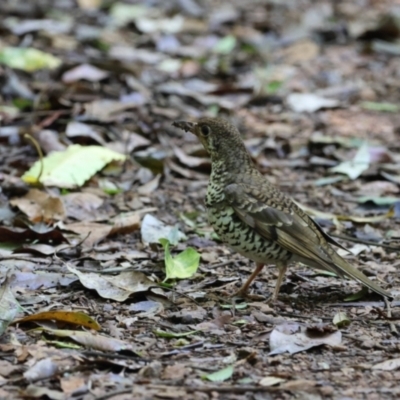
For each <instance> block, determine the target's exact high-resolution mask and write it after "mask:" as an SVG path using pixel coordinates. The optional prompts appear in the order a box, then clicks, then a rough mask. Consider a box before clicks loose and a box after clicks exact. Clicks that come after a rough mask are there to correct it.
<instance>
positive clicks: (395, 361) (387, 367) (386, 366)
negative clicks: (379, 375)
mask: <svg viewBox="0 0 400 400" xmlns="http://www.w3.org/2000/svg"><path fill="white" fill-rule="evenodd" d="M399 368H400V358H392V359H391V360H386V361H382V362H380V363H378V364H375V365H374V366H373V367H372V369H379V370H382V371H394V370H396V369H399Z"/></svg>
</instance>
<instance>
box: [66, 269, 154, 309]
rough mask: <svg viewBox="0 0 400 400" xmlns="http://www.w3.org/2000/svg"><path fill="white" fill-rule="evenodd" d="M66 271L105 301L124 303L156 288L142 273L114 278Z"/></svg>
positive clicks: (122, 274) (123, 274)
mask: <svg viewBox="0 0 400 400" xmlns="http://www.w3.org/2000/svg"><path fill="white" fill-rule="evenodd" d="M68 269H69V270H70V271H71V272H72V273H74V274H75V275H77V276H78V278H79V280H80V282H81V283H82V285H83V286H85V287H86V288H88V289H93V290H96V292H97V293H98V294H99V295H100V296H101V297H103V298H105V299H112V300H115V301H120V302H122V301H125V300H127V299H128V298H129V297H130V296H131V295H133V294H135V293H140V292H147V291H148V290H149V289H150V288H151V287H155V286H157V285H156V283H154V282H153V281H152V280H150V279H149V278H147V276H146V275H145V274H144V273H143V272H139V271H127V272H122V273H120V274H118V275H115V276H109V275H101V274H95V273H93V272H81V271H79V270H78V269H76V268H74V267H72V266H68Z"/></svg>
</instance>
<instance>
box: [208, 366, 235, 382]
mask: <svg viewBox="0 0 400 400" xmlns="http://www.w3.org/2000/svg"><path fill="white" fill-rule="evenodd" d="M232 375H233V365H230V366H229V367H226V368H224V369H220V370H219V371H217V372H213V373H212V374H208V375H204V376H202V378H203V379H207V380H208V381H211V382H223V381H226V380H227V379H229V378H230V377H231V376H232Z"/></svg>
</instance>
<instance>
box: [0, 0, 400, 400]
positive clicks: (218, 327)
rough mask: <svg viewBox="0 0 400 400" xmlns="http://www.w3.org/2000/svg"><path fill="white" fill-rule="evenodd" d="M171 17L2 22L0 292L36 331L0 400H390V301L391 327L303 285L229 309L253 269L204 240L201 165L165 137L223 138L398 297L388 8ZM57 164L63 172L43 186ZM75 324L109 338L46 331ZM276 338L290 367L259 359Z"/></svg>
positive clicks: (24, 342)
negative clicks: (221, 120)
mask: <svg viewBox="0 0 400 400" xmlns="http://www.w3.org/2000/svg"><path fill="white" fill-rule="evenodd" d="M164 3H165V2H159V1H152V2H150V1H143V2H140V4H139V3H138V4H130V3H129V2H114V3H113V4H109V5H107V4H101V2H100V1H98V0H79V1H77V2H76V3H74V4H72V5H70V6H71V7H72V10H71V12H70V13H68V15H67V14H66V12H65V4H64V3H59V2H48V1H47V0H45V1H44V2H42V3H41V4H39V5H35V6H34V8H32V7H33V5H32V4H31V3H29V2H28V3H26V4H24V5H23V6H22V4H20V1H19V0H18V1H16V2H8V3H7V2H6V6H5V11H4V13H3V14H4V24H3V31H2V34H3V35H2V43H1V44H2V47H1V49H0V52H1V57H0V62H1V63H2V70H1V71H0V75H1V79H2V85H1V88H0V97H1V99H2V105H1V106H0V121H1V125H2V126H1V127H0V155H1V157H2V165H1V166H0V181H1V193H0V224H1V225H0V258H1V260H0V271H1V274H2V276H5V274H6V271H7V270H10V272H11V274H12V276H11V279H10V280H9V281H7V284H6V285H5V286H2V288H6V289H5V290H8V291H11V292H12V294H13V296H14V298H15V301H16V302H18V303H19V304H21V305H22V306H23V307H24V309H23V310H20V309H19V310H18V317H19V318H24V316H25V318H28V319H29V318H30V317H32V318H34V317H35V315H37V316H42V317H48V318H49V319H48V320H46V321H44V320H43V321H38V322H37V323H39V324H40V326H41V327H40V328H39V330H36V331H35V330H31V329H30V325H31V324H29V325H28V324H27V323H25V322H22V323H17V324H10V325H8V321H11V320H14V321H15V319H16V316H14V315H13V316H12V318H9V317H7V318H5V322H4V329H5V331H4V332H3V335H2V342H1V343H0V347H1V351H2V354H3V355H4V357H5V359H4V360H2V362H4V368H3V367H2V366H3V364H2V363H0V386H1V387H0V395H1V396H2V397H4V398H16V399H18V398H22V397H40V396H47V397H50V398H55V399H58V398H60V399H61V398H66V397H68V398H69V397H71V396H74V397H76V396H85V398H86V397H87V398H88V399H92V398H93V399H94V398H98V397H100V398H101V397H102V396H103V397H104V396H106V395H109V394H113V393H114V394H115V393H119V394H120V393H121V391H122V390H127V391H129V393H127V396H128V397H129V398H131V397H134V398H157V397H168V396H169V397H171V398H190V397H191V396H192V395H193V396H194V393H195V392H196V396H198V397H199V398H211V397H216V396H218V395H219V396H220V397H221V396H226V397H229V396H235V398H238V399H244V398H245V397H246V398H259V397H262V396H270V395H271V397H273V396H275V394H272V392H274V393H275V392H277V393H279V395H278V396H280V397H282V398H291V397H293V396H297V397H298V396H306V397H307V398H309V397H310V396H319V397H318V398H329V397H335V396H336V397H343V398H344V397H352V398H358V397H360V396H364V395H366V394H365V393H368V394H367V395H368V396H372V397H373V396H375V397H376V398H380V397H382V395H384V396H387V397H388V398H389V397H392V398H397V397H398V396H399V395H400V393H399V389H398V385H397V382H398V376H397V374H398V365H397V361H396V360H397V359H398V358H397V356H396V354H397V352H398V343H397V339H396V337H397V336H396V325H398V324H397V314H398V311H397V307H398V305H399V304H398V300H395V301H394V302H393V303H392V305H391V310H390V312H389V311H386V310H385V307H386V309H387V306H386V305H385V304H384V303H383V302H382V301H380V300H379V299H378V298H376V297H374V296H373V295H371V294H368V292H367V291H364V290H362V291H359V286H358V285H357V284H356V283H355V282H353V281H350V280H339V279H337V278H335V277H333V276H328V275H322V274H320V273H315V272H314V271H310V270H309V269H306V268H303V267H302V266H293V267H291V268H290V271H289V272H288V274H287V276H286V277H285V280H284V283H283V285H282V296H280V298H279V301H278V302H277V303H276V304H267V301H266V300H263V301H258V302H255V301H252V302H251V301H240V299H233V300H232V299H231V298H230V295H231V294H232V293H234V292H235V291H236V290H237V289H238V288H239V286H240V284H241V281H244V280H245V279H246V278H247V277H248V276H249V274H251V272H252V266H251V265H250V263H249V262H248V261H247V260H245V259H243V258H242V257H240V256H238V255H237V254H234V253H231V252H230V250H229V249H227V248H226V247H225V246H224V245H223V244H222V243H220V242H219V240H218V237H217V236H216V235H214V234H213V232H212V230H211V229H210V227H209V226H208V224H207V220H206V215H205V209H204V202H203V199H204V196H205V191H206V184H207V179H208V173H209V168H210V162H209V159H208V158H207V157H206V156H205V154H204V152H203V151H201V150H200V146H199V144H198V143H197V141H196V138H194V137H193V136H192V135H189V134H183V135H182V133H181V132H177V131H176V130H175V129H173V128H172V127H171V121H172V120H175V119H190V120H196V119H197V118H199V117H202V116H206V115H208V116H213V115H221V116H226V117H229V118H230V119H232V121H233V122H234V123H235V124H236V125H238V126H239V128H240V131H241V133H242V134H243V136H244V139H245V143H246V146H248V149H249V151H250V153H251V155H252V157H253V159H254V161H255V162H256V164H257V166H258V167H259V168H260V170H261V171H262V173H264V174H265V175H266V176H268V179H269V180H271V182H273V183H274V184H276V185H277V186H279V187H280V188H281V189H282V190H283V191H285V192H286V193H288V194H289V195H290V196H292V197H293V198H294V199H295V200H296V201H297V202H298V203H299V204H302V205H304V207H305V208H306V210H307V212H309V213H311V214H312V215H313V216H314V217H315V218H316V219H317V220H318V222H320V224H321V225H322V226H323V228H324V229H325V230H326V231H327V232H328V233H330V234H332V235H336V236H340V237H348V238H350V239H351V240H354V241H355V244H353V245H348V244H347V243H345V242H344V241H342V239H339V240H340V243H341V244H344V245H345V246H346V247H349V248H350V249H351V252H352V253H351V254H347V255H346V257H348V258H349V261H350V262H351V263H352V264H354V265H355V266H356V267H358V268H361V269H363V270H364V272H365V273H367V274H369V275H371V276H373V277H374V279H376V280H378V281H380V283H381V284H382V285H385V286H386V287H387V288H388V289H389V290H390V291H391V292H392V294H393V295H395V297H398V296H400V290H399V279H398V276H397V274H396V271H397V269H398V266H399V259H398V251H397V250H396V249H398V248H399V247H400V246H399V240H400V230H399V229H398V226H397V222H398V219H399V215H400V211H399V210H400V208H399V207H398V204H400V203H399V201H397V197H398V193H399V183H400V180H399V178H398V177H399V171H400V156H399V151H400V149H399V146H398V127H399V124H400V121H399V119H398V115H397V114H396V112H395V111H396V107H397V108H398V104H399V97H398V91H396V79H397V78H398V77H397V75H396V71H397V69H398V68H396V67H397V64H396V62H397V61H396V60H397V59H396V57H397V55H398V48H397V47H398V46H397V44H396V43H397V42H396V41H398V36H399V30H398V29H397V28H395V29H389V30H388V29H386V28H387V26H392V27H396V26H397V25H396V17H395V14H396V13H395V10H394V9H393V6H392V5H391V4H389V3H385V4H383V3H382V4H380V3H379V4H378V3H376V2H375V3H371V4H369V5H368V6H366V5H363V4H361V3H354V4H351V5H349V4H347V3H346V4H344V3H340V4H339V3H338V4H337V5H336V4H335V6H332V5H331V4H325V3H320V2H310V1H306V2H304V4H302V5H301V7H300V6H299V5H298V4H295V5H288V4H286V3H284V2H282V3H280V2H270V4H268V5H263V4H261V3H260V4H258V3H257V4H255V5H254V7H253V8H252V9H251V10H249V8H248V7H247V4H244V3H243V2H238V1H234V2H229V3H228V2H226V1H223V2H214V3H210V4H206V3H204V2H199V1H180V2H179V4H176V5H175V6H174V7H172V8H171V7H169V5H168V4H167V3H165V4H164ZM366 7H368V13H367V12H366ZM276 15H279V18H276ZM383 16H385V17H384V18H383ZM32 18H34V19H32ZM294 32H297V33H296V34H294ZM299 32H300V33H299ZM396 46H397V47H396ZM10 49H11V50H10ZM10 55H11V56H12V57H11V56H10ZM355 76H356V77H357V79H354V77H355ZM25 133H28V134H29V135H31V137H32V138H34V140H36V142H37V145H34V142H33V141H32V140H31V141H29V142H27V141H25V140H24V139H23V135H24V134H25ZM76 146H78V147H76ZM92 147H95V148H96V149H97V150H96V152H97V153H96V154H95V155H93V154H88V153H87V151H88V148H92ZM74 148H75V149H79V151H78V152H77V154H78V156H74V157H71V156H70V155H69V156H68V152H69V151H71V149H72V150H74ZM39 150H41V151H42V152H43V153H44V154H45V156H43V157H42V156H40V155H39ZM75 151H76V150H75ZM109 151H112V153H110V152H109ZM57 152H58V153H57ZM60 153H61V154H63V155H64V156H65V154H67V160H66V161H71V160H72V161H73V162H72V163H70V164H68V163H67V164H65V165H64V164H63V163H61V162H59V161H57V162H56V163H55V164H51V163H50V169H49V170H48V171H47V170H46V171H45V172H46V173H45V174H44V173H42V176H39V175H40V168H41V167H40V165H41V162H43V165H44V167H45V168H48V164H47V163H48V160H49V159H51V158H52V157H54V154H56V155H57V154H58V155H59V154H60ZM89 153H90V152H89ZM105 153H107V154H108V155H110V154H112V156H110V157H109V156H107V157H106V158H105V159H103V158H102V155H104V154H105ZM116 154H117V155H116ZM116 159H117V160H116ZM40 160H41V161H40ZM94 164H95V165H94ZM33 165H35V170H34V171H33V173H32V174H29V176H30V179H28V182H27V183H26V182H24V181H23V180H21V177H23V176H25V177H26V176H27V175H26V174H27V171H29V169H30V168H31V167H32V166H33ZM332 167H333V168H334V170H333V171H332V170H331V169H330V168H332ZM60 170H61V172H60ZM47 173H49V176H50V177H51V180H50V179H47V178H46V176H47ZM24 174H25V175H24ZM54 176H55V177H54ZM39 178H40V179H39ZM42 178H43V179H42ZM332 222H333V223H332ZM372 224H373V226H372ZM163 238H164V239H166V240H168V243H169V245H168V250H167V251H166V249H165V248H163V247H162V246H161V245H160V241H159V240H160V239H163ZM371 243H372V244H371ZM189 247H192V250H189V249H188V248H189ZM188 250H189V253H188ZM185 252H186V253H185ZM190 253H191V254H190ZM182 254H183V255H184V257H183V258H182ZM188 254H189V257H186V256H187V255H188ZM199 257H200V259H198V258H199ZM166 261H168V262H167V264H169V269H168V270H169V276H170V277H173V279H170V280H168V281H166V282H164V283H163V284H162V289H161V288H160V287H158V286H159V285H160V284H161V283H162V282H163V280H165V277H166V269H165V265H166ZM68 267H70V268H72V269H73V270H72V271H71V270H70V269H69V268H68ZM175 278H176V279H175ZM275 279H276V268H274V267H272V266H266V267H265V268H264V270H263V272H262V273H261V274H260V277H259V279H257V281H256V282H255V283H254V284H253V285H252V288H251V289H252V291H253V293H254V294H256V295H259V296H264V297H268V295H269V293H270V292H271V290H272V288H273V284H274V281H275ZM4 284H5V283H4V282H3V285H4ZM7 293H8V292H7ZM6 298H9V296H6ZM10 298H11V297H10ZM360 299H362V301H360ZM346 300H350V301H346ZM9 308H10V310H14V311H15V309H14V308H13V307H9ZM6 309H7V310H8V306H7V307H6ZM344 310H346V312H345V313H344ZM63 313H64V314H63ZM69 313H71V314H69ZM78 313H84V315H86V316H87V317H88V318H89V321H94V320H96V321H97V323H98V324H99V326H100V331H99V332H97V333H95V332H94V330H87V329H88V328H89V329H90V327H91V326H94V325H90V324H89V325H87V327H86V328H83V327H82V325H80V324H79V323H78V324H75V326H74V328H72V329H75V330H68V329H67V328H65V327H62V326H58V328H59V329H54V328H55V325H54V323H55V322H56V321H57V320H58V319H59V321H58V324H60V323H61V321H62V319H63V316H64V317H66V320H67V322H68V319H69V318H68V317H71V316H72V319H74V316H76V315H78ZM390 313H391V314H390ZM6 314H7V313H5V315H6ZM52 316H53V319H52V318H51V317H52ZM321 321H322V322H323V323H322V322H321ZM349 321H350V323H349ZM328 323H332V324H333V325H328ZM285 326H289V327H290V326H295V327H296V329H295V330H294V331H291V330H290V329H289V331H287V329H286V330H285V329H283V327H285ZM336 326H337V327H336ZM84 329H86V331H85V330H84ZM338 329H339V330H338ZM282 330H283V331H282ZM340 334H341V336H342V337H341V339H340V340H339V336H340ZM276 335H278V338H280V339H282V335H284V338H285V340H286V341H287V342H284V343H286V344H285V345H282V346H281V347H277V349H280V350H279V352H281V351H284V349H289V351H292V352H293V351H296V350H299V349H301V351H297V352H295V353H294V354H289V353H288V352H287V351H284V352H281V353H280V354H278V355H269V352H272V351H273V345H275V344H274V341H272V344H273V345H271V344H270V341H269V339H270V338H271V337H272V338H273V339H274V337H275V338H276ZM324 340H325V342H327V343H328V344H326V343H325V342H324ZM139 353H140V354H139ZM139 355H140V357H139ZM4 357H3V358H4ZM6 361H8V364H7V362H6ZM13 366H19V367H18V368H12V367H13ZM374 366H376V368H373V367H374ZM121 371H123V374H121ZM66 372H68V373H67V374H66ZM24 373H25V375H24ZM377 374H385V375H377ZM207 376H209V377H211V379H207V378H206V379H204V377H207ZM377 376H379V378H380V379H376V378H377ZM37 378H40V379H39V380H35V379H37ZM31 379H32V380H35V381H34V382H33V383H30V384H28V386H27V385H25V384H22V383H21V382H25V383H26V382H27V380H31ZM383 379H384V381H385V386H386V387H385V392H384V393H383V392H382V385H381V382H382V380H383ZM138 382H139V383H140V384H137V383H138ZM321 382H323V384H321ZM355 382H356V384H355ZM304 393H306V394H304Z"/></svg>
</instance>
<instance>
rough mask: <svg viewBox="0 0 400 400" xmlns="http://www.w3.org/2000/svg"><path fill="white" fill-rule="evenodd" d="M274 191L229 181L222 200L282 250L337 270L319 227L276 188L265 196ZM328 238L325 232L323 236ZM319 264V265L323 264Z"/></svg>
mask: <svg viewBox="0 0 400 400" xmlns="http://www.w3.org/2000/svg"><path fill="white" fill-rule="evenodd" d="M271 190H274V189H273V188H272V187H270V186H269V187H268V190H263V188H262V187H260V186H259V185H258V186H255V185H253V184H251V183H250V184H245V183H238V184H236V183H233V184H230V185H228V186H227V187H226V188H225V191H224V192H225V200H226V201H227V202H228V203H229V204H230V206H231V207H233V209H234V210H235V213H236V214H237V215H238V217H239V218H240V219H241V220H242V221H244V222H246V223H247V224H248V225H250V226H251V227H252V228H254V229H255V230H256V231H257V232H258V233H259V234H260V235H261V236H263V237H265V238H266V239H267V240H272V241H275V242H277V243H278V244H279V245H280V246H282V247H283V248H284V249H286V250H288V251H290V252H291V253H294V254H295V255H297V256H299V257H301V258H304V259H307V260H314V261H317V260H321V261H325V263H327V264H328V265H329V267H327V266H326V265H321V268H323V267H324V266H325V268H326V269H329V270H330V271H332V272H335V273H336V274H338V275H340V276H343V273H342V272H341V271H337V270H336V269H335V268H332V267H331V266H330V264H331V263H332V260H331V255H330V254H329V253H330V252H334V250H333V249H331V248H330V246H329V245H327V243H326V241H327V239H325V235H326V234H325V233H323V231H322V229H321V228H320V227H319V226H318V225H317V224H316V223H315V222H314V221H313V220H312V219H311V218H310V217H309V216H308V215H307V214H305V213H304V212H303V211H302V210H301V209H300V208H299V207H297V205H296V204H294V203H293V202H292V201H291V200H290V199H289V198H288V197H286V196H284V195H283V194H282V193H280V192H278V191H274V193H273V195H272V196H270V197H268V193H271ZM326 236H327V237H329V236H328V235H326ZM325 263H323V264H325Z"/></svg>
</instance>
